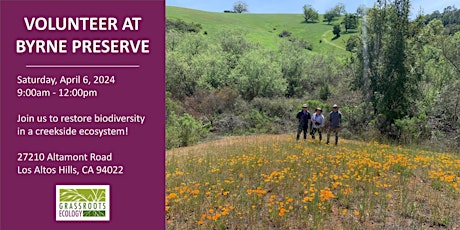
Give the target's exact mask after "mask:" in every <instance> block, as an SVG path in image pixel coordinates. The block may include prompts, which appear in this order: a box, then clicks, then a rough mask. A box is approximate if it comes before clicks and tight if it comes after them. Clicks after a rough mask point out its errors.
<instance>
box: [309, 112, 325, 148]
mask: <svg viewBox="0 0 460 230" xmlns="http://www.w3.org/2000/svg"><path fill="white" fill-rule="evenodd" d="M322 113H323V110H322V109H321V108H316V109H315V113H314V114H313V116H312V118H311V124H312V128H313V129H312V130H311V138H313V139H315V133H316V132H318V134H319V141H320V142H321V139H323V136H322V134H321V133H322V129H323V127H324V116H323V114H322Z"/></svg>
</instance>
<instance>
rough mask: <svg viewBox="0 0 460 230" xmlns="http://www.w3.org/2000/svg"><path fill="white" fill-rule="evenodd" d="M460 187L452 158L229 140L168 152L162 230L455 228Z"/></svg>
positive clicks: (376, 147) (285, 138) (361, 146)
mask: <svg viewBox="0 0 460 230" xmlns="http://www.w3.org/2000/svg"><path fill="white" fill-rule="evenodd" d="M459 179H460V157H458V156H456V155H452V154H448V153H435V152H429V151H423V150H417V149H406V148H402V147H400V146H389V145H383V144H379V143H364V142H356V141H347V140H340V143H339V146H338V147H336V146H334V145H332V146H330V145H325V144H324V143H319V142H318V140H316V141H315V140H311V139H310V140H308V141H299V142H297V141H295V139H294V138H293V135H281V136H280V135H278V136H275V135H272V136H269V135H262V136H255V137H236V138H228V139H223V140H220V141H215V142H211V143H206V144H202V145H198V146H193V147H188V148H183V149H174V150H171V151H168V152H167V162H166V221H167V228H168V229H369V228H391V229H401V228H402V229H407V228H416V229H419V228H429V227H434V228H449V229H452V228H459V227H460V211H459V210H460V201H459V195H460V193H459V191H460V187H459V185H458V184H457V181H458V180H459Z"/></svg>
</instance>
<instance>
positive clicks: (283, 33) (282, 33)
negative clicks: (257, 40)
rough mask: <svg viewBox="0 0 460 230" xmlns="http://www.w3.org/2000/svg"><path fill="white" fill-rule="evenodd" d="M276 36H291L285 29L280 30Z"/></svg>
mask: <svg viewBox="0 0 460 230" xmlns="http://www.w3.org/2000/svg"><path fill="white" fill-rule="evenodd" d="M278 36H279V37H280V38H284V37H289V36H291V32H289V31H287V30H283V32H281V33H280V34H279V35H278Z"/></svg>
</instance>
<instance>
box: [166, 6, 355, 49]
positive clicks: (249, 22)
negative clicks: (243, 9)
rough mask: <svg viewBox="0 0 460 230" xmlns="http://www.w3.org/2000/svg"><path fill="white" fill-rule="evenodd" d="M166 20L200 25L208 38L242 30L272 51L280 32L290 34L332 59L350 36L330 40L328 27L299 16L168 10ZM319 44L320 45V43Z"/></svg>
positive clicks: (174, 8) (276, 44)
mask: <svg viewBox="0 0 460 230" xmlns="http://www.w3.org/2000/svg"><path fill="white" fill-rule="evenodd" d="M299 11H301V9H299ZM166 17H167V18H168V19H182V20H184V21H186V22H194V23H199V24H201V25H202V27H203V30H202V31H203V32H204V31H206V32H207V34H208V35H209V36H213V35H214V34H216V33H217V32H218V31H220V30H222V29H237V30H243V31H245V32H246V33H247V37H248V39H250V40H252V41H255V42H258V43H260V44H262V45H264V46H266V47H269V48H272V49H275V48H277V47H278V44H279V41H280V40H281V39H283V38H280V37H279V36H278V35H279V34H280V33H281V32H282V31H283V30H287V31H289V32H291V33H292V35H291V36H293V37H297V38H303V39H305V40H307V41H308V42H310V43H312V44H313V51H314V52H318V53H324V54H331V55H343V54H346V51H345V42H346V40H347V39H348V38H349V36H350V35H351V34H345V33H343V32H342V36H341V37H340V38H339V39H335V40H332V38H333V37H334V35H333V34H332V26H331V25H328V24H327V23H326V22H318V23H305V22H304V19H303V15H302V14H232V13H215V12H205V11H199V10H193V9H187V8H180V7H172V6H167V7H166ZM320 21H322V16H320ZM339 22H340V20H337V21H335V22H333V23H336V24H337V23H339ZM342 30H344V29H342ZM320 40H323V41H322V42H321V43H320Z"/></svg>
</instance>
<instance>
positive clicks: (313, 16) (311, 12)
mask: <svg viewBox="0 0 460 230" xmlns="http://www.w3.org/2000/svg"><path fill="white" fill-rule="evenodd" d="M303 17H304V18H305V22H309V21H317V20H318V18H319V14H318V12H317V11H316V10H315V9H314V8H313V7H312V6H311V5H304V6H303Z"/></svg>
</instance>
